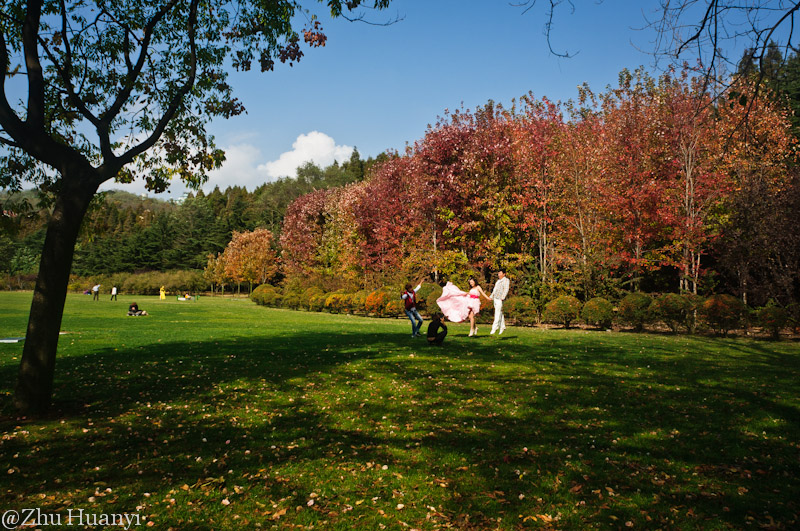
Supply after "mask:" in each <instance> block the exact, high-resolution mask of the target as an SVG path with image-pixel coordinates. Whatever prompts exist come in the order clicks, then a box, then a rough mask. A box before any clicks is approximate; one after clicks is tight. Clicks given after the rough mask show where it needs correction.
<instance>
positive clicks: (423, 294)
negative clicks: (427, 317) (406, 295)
mask: <svg viewBox="0 0 800 531" xmlns="http://www.w3.org/2000/svg"><path fill="white" fill-rule="evenodd" d="M434 293H438V295H436V297H434V298H433V300H434V303H433V305H434V307H435V308H438V306H436V302H435V301H436V299H438V298H439V297H440V296H441V295H442V288H440V287H439V286H438V285H436V284H434V283H432V282H425V283H424V284H423V285H422V287H421V288H420V289H419V291H418V292H417V310H419V313H429V310H428V308H429V301H430V296H431V295H433V294H434ZM403 309H405V307H403Z"/></svg>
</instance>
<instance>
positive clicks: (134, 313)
mask: <svg viewBox="0 0 800 531" xmlns="http://www.w3.org/2000/svg"><path fill="white" fill-rule="evenodd" d="M128 315H129V316H131V317H139V316H140V315H147V312H146V311H144V310H140V309H139V305H138V304H136V303H135V302H132V303H131V305H130V306H128Z"/></svg>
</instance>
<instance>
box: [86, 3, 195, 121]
mask: <svg viewBox="0 0 800 531" xmlns="http://www.w3.org/2000/svg"><path fill="white" fill-rule="evenodd" d="M177 3H178V0H170V1H169V2H168V3H167V4H165V5H164V6H163V7H162V8H161V9H160V10H159V11H158V12H157V13H156V14H155V15H154V16H153V18H152V19H150V22H148V23H147V26H145V30H144V38H143V39H142V43H141V45H140V51H139V58H138V59H137V61H136V65H135V66H134V67H133V70H132V71H131V70H129V71H128V79H127V80H126V81H127V82H126V84H125V86H124V87H123V88H122V90H121V91H120V92H119V94H118V95H117V98H116V99H115V100H114V103H112V104H111V106H110V107H109V108H108V109H107V110H106V111H105V112H104V113H103V114H101V115H100V120H102V121H103V122H104V124H106V128H107V127H108V126H109V125H110V124H111V122H112V121H113V120H114V118H116V116H117V115H118V114H119V112H120V110H122V106H123V105H125V102H126V101H128V98H130V96H131V92H132V91H133V84H134V81H135V80H136V78H137V77H139V75H140V74H141V73H142V68H143V67H144V63H145V60H146V59H147V54H148V51H149V47H150V40H151V39H152V38H153V32H154V31H155V28H156V25H157V24H158V23H159V22H161V20H162V19H163V18H164V17H165V16H166V15H167V13H169V11H170V10H171V9H172V8H173V7H175V5H176V4H177ZM191 10H192V12H193V14H192V15H190V17H192V16H193V17H194V19H195V21H196V19H197V2H196V1H193V2H192V7H191ZM190 23H191V24H192V27H191V30H190V31H191V32H192V36H191V39H192V47H193V48H194V46H195V43H194V31H195V28H194V22H190ZM193 54H194V52H193ZM192 59H193V65H194V64H195V63H196V62H197V60H196V59H197V58H196V57H195V56H194V55H193V57H192ZM193 68H194V66H193ZM193 83H194V81H193Z"/></svg>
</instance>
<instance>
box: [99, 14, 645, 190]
mask: <svg viewBox="0 0 800 531" xmlns="http://www.w3.org/2000/svg"><path fill="white" fill-rule="evenodd" d="M547 4H548V3H543V2H539V3H538V4H537V5H536V6H535V7H534V8H532V9H530V10H528V11H527V12H524V9H523V8H521V7H519V6H514V5H513V4H512V3H509V2H508V0H480V1H479V0H395V2H393V4H392V7H391V8H390V9H389V10H388V11H385V12H379V13H370V14H369V15H368V16H369V18H370V19H371V20H374V21H378V22H380V21H384V20H387V19H389V18H392V17H395V16H399V17H401V18H402V20H401V21H399V22H397V23H396V24H393V25H391V26H372V25H368V24H364V23H358V22H355V23H353V22H347V21H344V20H336V21H331V19H330V17H328V16H326V15H325V14H324V12H321V15H320V19H321V20H322V22H323V24H324V30H325V33H326V35H327V36H328V43H327V46H326V47H324V48H318V49H313V50H310V49H304V52H305V56H304V57H303V59H302V60H301V61H300V63H299V64H295V65H294V66H293V67H289V66H288V65H280V64H279V65H277V66H276V68H275V71H274V72H268V73H263V74H262V73H260V72H247V73H232V74H231V81H232V82H233V85H234V87H235V90H236V94H237V97H238V98H239V99H240V100H241V101H242V102H243V103H244V105H245V107H246V108H247V111H248V112H247V114H246V115H243V116H239V117H235V118H233V119H230V120H218V121H215V122H214V123H213V125H212V127H211V131H212V133H213V134H214V135H215V137H216V141H217V144H218V145H219V146H220V147H222V148H223V149H225V150H226V152H227V156H228V160H227V162H226V164H225V166H224V167H223V168H222V170H219V171H217V172H215V173H214V174H213V175H212V177H211V179H210V181H209V183H208V184H207V185H206V186H204V189H206V190H210V189H213V187H214V186H217V185H218V186H220V188H223V189H224V188H225V187H226V186H231V185H240V186H246V187H247V188H248V189H250V190H252V189H253V188H254V187H255V186H258V185H259V184H261V183H263V182H266V181H269V180H273V179H275V178H277V177H279V176H282V175H293V174H294V168H295V167H296V166H297V165H299V164H302V162H304V161H305V160H309V159H310V160H313V161H315V162H317V163H318V164H320V165H322V166H325V165H327V164H330V163H331V162H332V161H333V160H334V158H338V159H339V160H343V159H346V158H348V156H349V153H350V150H351V149H352V148H353V147H354V146H356V147H358V150H359V152H360V153H361V155H362V157H364V158H366V157H367V156H375V155H377V154H379V153H381V152H383V151H385V150H387V149H397V150H402V149H403V148H404V146H405V145H406V143H413V142H414V141H415V140H417V139H419V138H421V137H422V136H423V135H424V133H425V130H426V128H427V126H428V124H431V123H434V122H435V121H436V118H437V116H440V115H442V114H443V113H444V111H445V109H448V108H449V109H454V108H457V107H460V106H461V105H462V104H463V105H464V106H465V107H466V108H470V109H474V108H475V107H476V106H478V105H482V104H485V103H486V102H487V101H488V100H489V99H493V100H495V101H497V102H500V103H503V104H505V105H507V104H509V103H510V102H511V99H512V98H515V97H519V96H521V95H523V94H526V93H527V92H528V91H533V93H534V94H535V95H536V96H537V97H542V96H547V97H548V98H550V99H552V100H562V101H564V100H568V99H570V98H575V97H576V96H577V89H576V87H577V86H578V85H580V84H582V83H584V82H587V83H589V85H590V86H591V87H592V88H594V89H596V90H602V89H604V88H605V87H606V85H608V84H615V83H616V79H617V75H618V73H619V71H620V70H622V69H623V68H630V69H633V68H636V67H637V66H639V65H645V66H646V67H650V66H652V64H653V58H652V56H651V55H648V53H647V52H648V51H649V50H652V47H653V44H652V40H653V34H652V33H651V32H649V31H647V30H640V29H639V28H642V27H643V26H645V16H646V15H649V14H650V13H648V12H646V11H643V9H653V7H654V6H655V5H657V3H656V2H641V1H633V0H605V1H604V2H602V3H596V2H575V4H576V6H575V10H574V12H572V10H571V8H570V6H569V4H568V3H564V4H562V5H561V6H559V9H558V11H557V12H556V16H555V19H554V25H553V29H552V44H553V47H554V49H555V50H556V51H557V52H569V53H571V54H575V55H574V56H573V57H571V58H568V59H566V58H560V57H557V56H555V55H553V54H552V53H550V50H549V49H548V45H547V40H546V38H545V36H544V24H545V22H546V8H547ZM644 6H650V7H647V8H646V7H644ZM110 188H117V189H127V190H129V191H132V192H136V193H140V192H142V191H144V189H143V186H142V185H141V184H136V183H134V184H132V185H127V186H122V185H119V184H115V183H110V184H108V185H106V186H104V189H110ZM184 190H185V189H184V187H183V186H182V185H180V183H175V184H173V185H172V187H171V189H170V191H169V192H168V193H165V194H160V195H158V196H157V197H164V198H168V197H177V196H180V195H181V193H183V191H184Z"/></svg>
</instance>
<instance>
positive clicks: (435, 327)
mask: <svg viewBox="0 0 800 531" xmlns="http://www.w3.org/2000/svg"><path fill="white" fill-rule="evenodd" d="M440 328H441V329H442V331H441V332H439V329H440ZM446 336H447V326H445V324H444V323H443V322H442V314H440V313H435V314H433V317H431V322H430V323H429V324H428V344H429V345H437V346H440V347H441V346H442V342H443V341H444V338H445V337H446Z"/></svg>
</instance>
